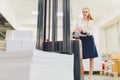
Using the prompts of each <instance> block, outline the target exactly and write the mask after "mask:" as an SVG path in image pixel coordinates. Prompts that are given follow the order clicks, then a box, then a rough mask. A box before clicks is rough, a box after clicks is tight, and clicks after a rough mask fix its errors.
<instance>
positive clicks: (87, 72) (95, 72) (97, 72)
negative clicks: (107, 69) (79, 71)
mask: <svg viewBox="0 0 120 80" xmlns="http://www.w3.org/2000/svg"><path fill="white" fill-rule="evenodd" d="M84 74H89V71H84ZM93 74H100V75H101V74H102V70H101V71H93Z"/></svg>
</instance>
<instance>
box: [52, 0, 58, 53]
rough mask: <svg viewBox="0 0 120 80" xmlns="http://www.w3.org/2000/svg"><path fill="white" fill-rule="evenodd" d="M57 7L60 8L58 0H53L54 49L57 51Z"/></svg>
mask: <svg viewBox="0 0 120 80" xmlns="http://www.w3.org/2000/svg"><path fill="white" fill-rule="evenodd" d="M57 9H58V0H53V13H52V51H55V41H56V40H57Z"/></svg>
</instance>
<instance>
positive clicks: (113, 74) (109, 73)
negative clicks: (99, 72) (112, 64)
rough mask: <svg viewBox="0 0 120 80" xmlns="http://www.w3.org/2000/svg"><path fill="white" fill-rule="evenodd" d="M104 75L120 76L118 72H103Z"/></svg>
mask: <svg viewBox="0 0 120 80" xmlns="http://www.w3.org/2000/svg"><path fill="white" fill-rule="evenodd" d="M103 74H104V75H108V76H113V77H118V76H120V73H118V72H105V71H104V72H103Z"/></svg>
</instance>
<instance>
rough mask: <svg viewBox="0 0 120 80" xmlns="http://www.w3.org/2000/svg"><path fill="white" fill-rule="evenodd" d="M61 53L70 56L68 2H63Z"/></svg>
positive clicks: (67, 0)
mask: <svg viewBox="0 0 120 80" xmlns="http://www.w3.org/2000/svg"><path fill="white" fill-rule="evenodd" d="M63 52H66V53H69V54H71V40H70V0H63Z"/></svg>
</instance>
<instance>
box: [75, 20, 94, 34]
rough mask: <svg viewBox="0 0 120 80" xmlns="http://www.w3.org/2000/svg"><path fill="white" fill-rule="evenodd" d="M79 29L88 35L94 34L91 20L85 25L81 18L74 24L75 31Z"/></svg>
mask: <svg viewBox="0 0 120 80" xmlns="http://www.w3.org/2000/svg"><path fill="white" fill-rule="evenodd" d="M80 29H82V30H83V31H87V32H89V33H90V34H93V33H94V22H93V20H89V21H88V22H87V23H85V22H84V21H83V19H82V18H81V19H79V20H78V21H77V22H76V25H75V30H80Z"/></svg>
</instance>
